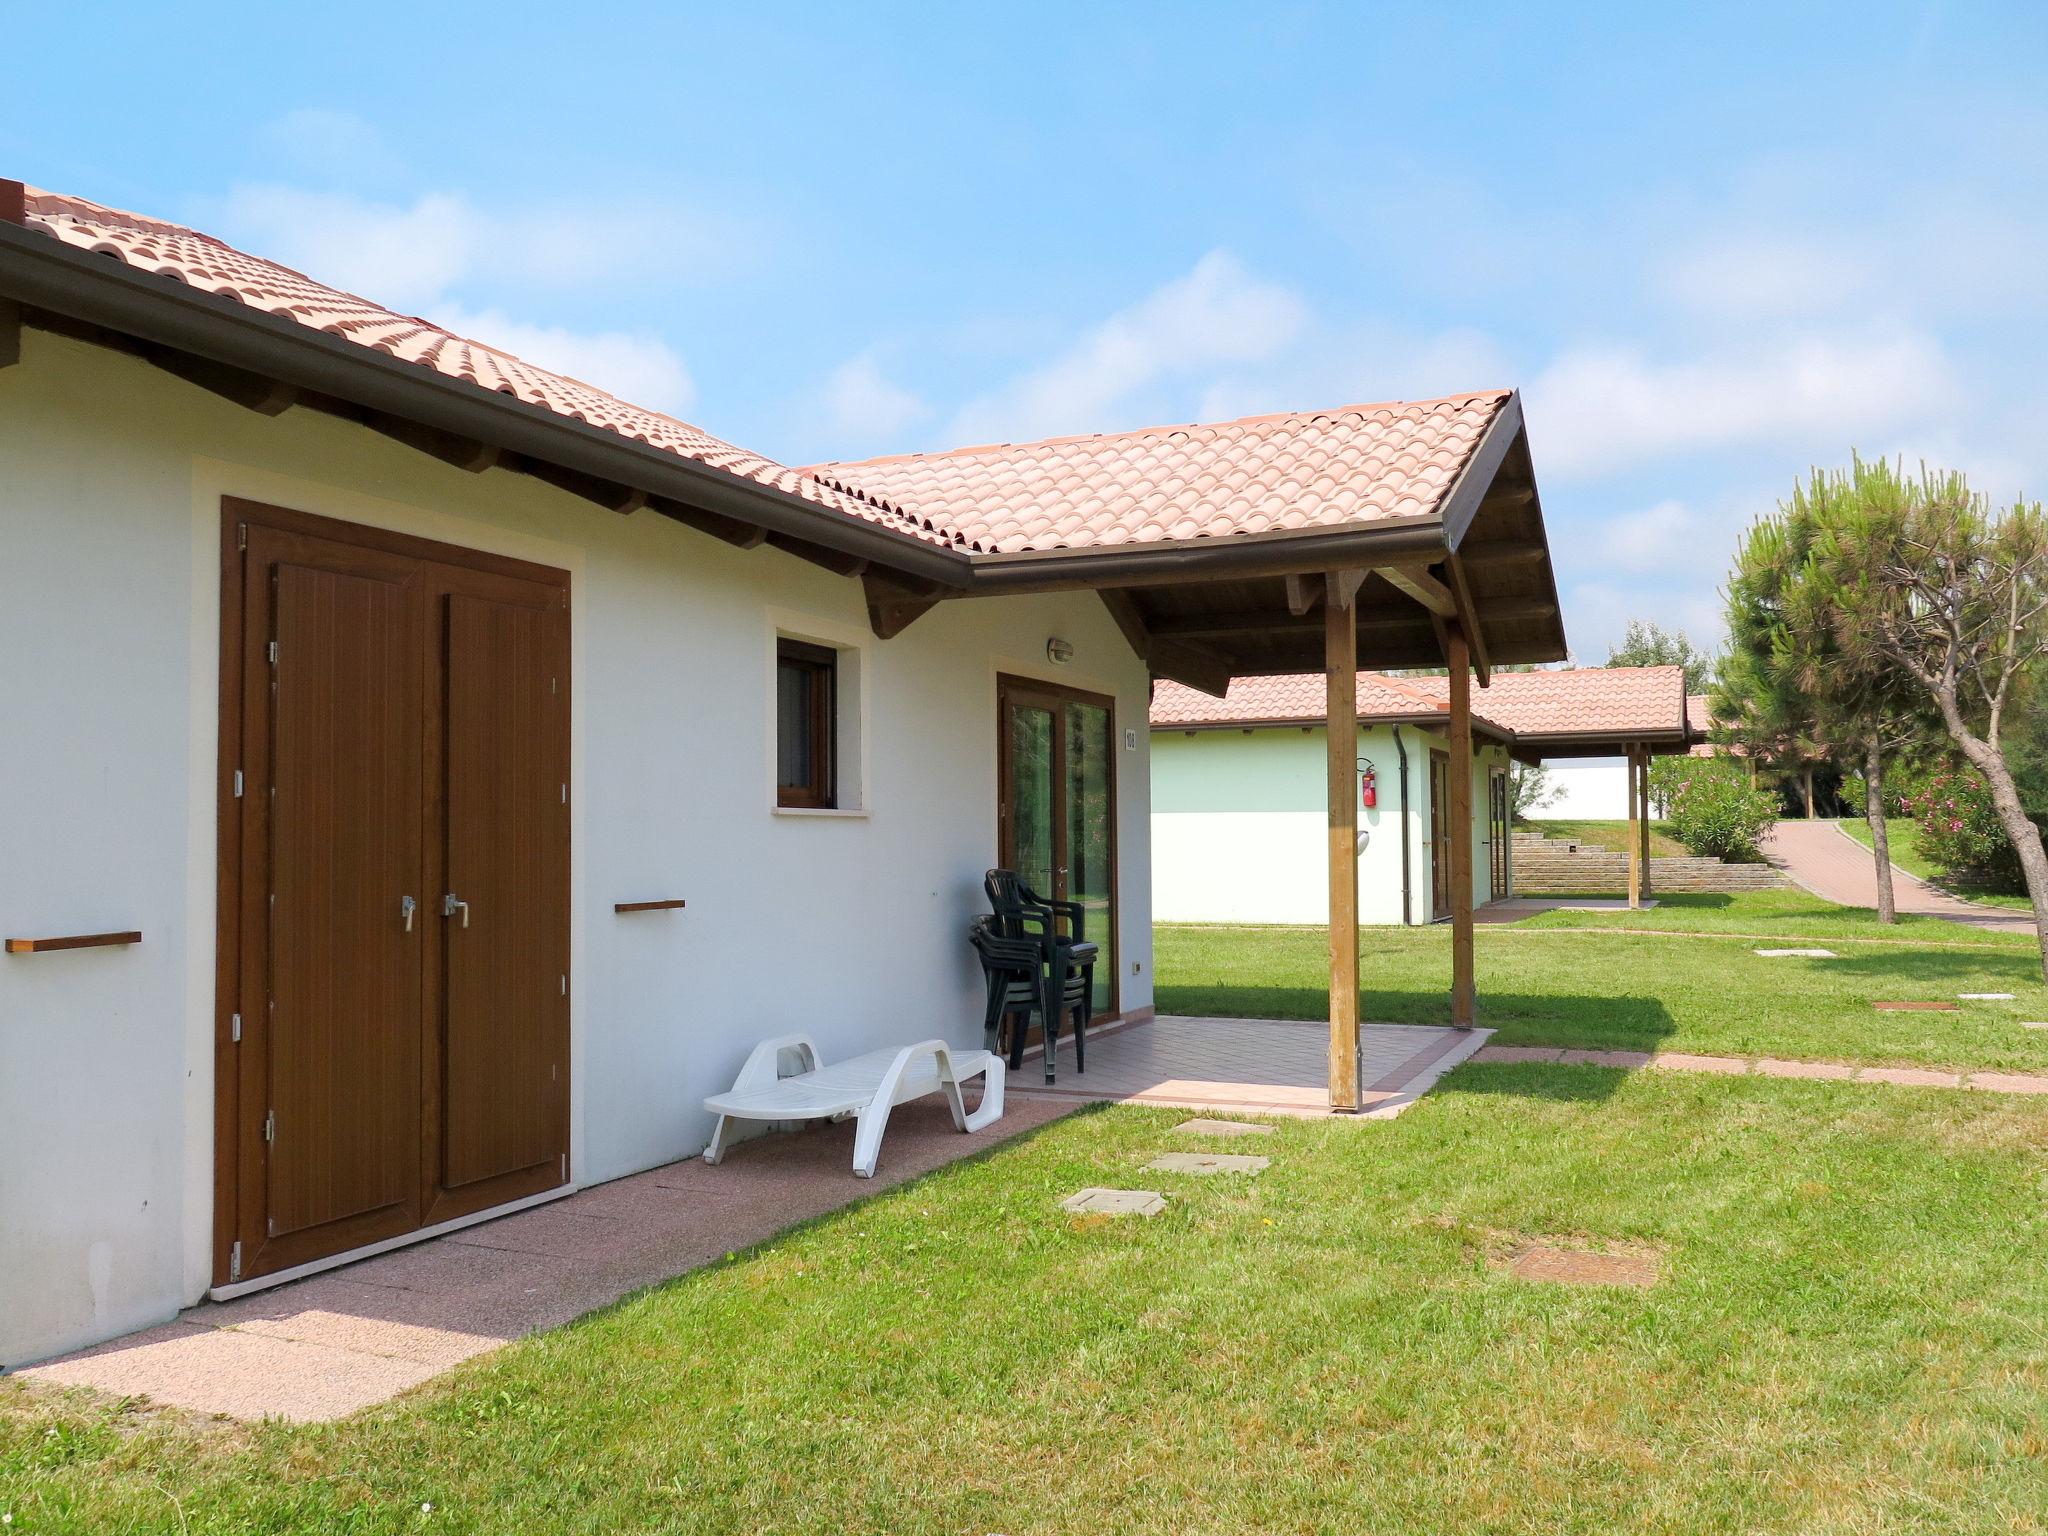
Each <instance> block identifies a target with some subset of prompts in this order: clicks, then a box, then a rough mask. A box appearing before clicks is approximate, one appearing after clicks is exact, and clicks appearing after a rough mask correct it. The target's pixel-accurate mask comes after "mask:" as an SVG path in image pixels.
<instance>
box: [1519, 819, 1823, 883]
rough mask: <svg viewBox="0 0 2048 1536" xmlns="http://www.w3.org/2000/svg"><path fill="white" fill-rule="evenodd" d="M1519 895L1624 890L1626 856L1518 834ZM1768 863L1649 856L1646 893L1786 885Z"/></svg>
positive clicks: (1568, 842) (1585, 844)
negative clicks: (1648, 891) (1738, 862)
mask: <svg viewBox="0 0 2048 1536" xmlns="http://www.w3.org/2000/svg"><path fill="white" fill-rule="evenodd" d="M1512 858H1513V865H1514V876H1515V880H1514V884H1515V894H1516V895H1517V896H1549V895H1563V894H1597V893H1602V892H1608V891H1612V892H1615V893H1617V894H1619V893H1621V892H1623V891H1626V890H1627V889H1628V855H1627V854H1625V853H1615V852H1613V851H1612V850H1610V849H1606V848H1596V847H1593V846H1592V845H1591V844H1587V843H1579V842H1575V841H1571V840H1568V839H1565V838H1556V837H1545V836H1543V835H1542V834H1541V833H1534V832H1517V833H1515V834H1514V846H1513V851H1512ZM1787 883H1788V882H1787V881H1786V879H1785V877H1784V875H1783V874H1781V873H1780V872H1779V871H1777V870H1776V869H1774V868H1772V867H1771V866H1770V865H1768V864H1724V863H1723V862H1722V861H1721V860H1719V859H1699V858H1692V857H1690V856H1686V857H1676V858H1670V857H1665V856H1664V855H1661V854H1653V855H1651V857H1650V894H1651V895H1652V896H1655V895H1656V894H1657V893H1658V892H1659V891H1674V892H1676V891H1767V890H1776V889H1780V888H1782V887H1783V886H1785V885H1786V884H1787Z"/></svg>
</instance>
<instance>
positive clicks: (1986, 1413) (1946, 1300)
mask: <svg viewBox="0 0 2048 1536" xmlns="http://www.w3.org/2000/svg"><path fill="white" fill-rule="evenodd" d="M1179 1118H1181V1116H1180V1114H1179V1113H1177V1112H1168V1111H1156V1110H1146V1109H1136V1108H1124V1109H1116V1110H1111V1111H1107V1112H1102V1113H1093V1114H1081V1115H1077V1116H1075V1117H1073V1118H1071V1119H1069V1120H1067V1121H1063V1122H1060V1123H1058V1124H1056V1125H1054V1126H1052V1127H1050V1128H1048V1129H1047V1130H1045V1131H1043V1132H1041V1133H1039V1134H1037V1135H1036V1136H1034V1137H1031V1138H1028V1139H1026V1140H1024V1141H1022V1142H1019V1143H1016V1144H1012V1145H1011V1146H1009V1147H1006V1148H1004V1149H1002V1150H1000V1151H998V1152H996V1153H995V1154H993V1155H991V1156H988V1157H986V1158H983V1159H980V1160H978V1161H975V1162H972V1163H967V1164H961V1165H955V1166H954V1167H952V1168H949V1169H946V1170H943V1171H941V1172H939V1173H937V1174H935V1175H933V1176H930V1177H928V1178H925V1179H923V1180H921V1181H919V1182H917V1183H916V1184H913V1185H910V1186H907V1187H905V1188H903V1189H901V1190H898V1191H894V1192H891V1193H889V1194H886V1195H883V1196H880V1197H877V1198H876V1199H874V1200H872V1201H869V1202H867V1203H865V1204H862V1205H859V1206H855V1207H852V1208H849V1209H847V1210H845V1211H842V1212H840V1213H838V1214H837V1215H834V1216H832V1217H829V1218H826V1219H824V1220H821V1221H819V1222H817V1223H815V1224H812V1225H810V1226H808V1227H806V1228H802V1229H799V1230H796V1231H794V1232H792V1233H789V1234H786V1235H785V1236H783V1237H782V1238H779V1239H777V1240H775V1241H773V1242H771V1243H768V1244H766V1245H764V1246H763V1247H761V1248H760V1249H758V1250H755V1251H752V1252H748V1253H744V1254H741V1255H738V1256H737V1257H736V1258H735V1259H734V1260H733V1261H732V1262H729V1263H726V1264H722V1265H719V1266H716V1267H714V1268H712V1269H708V1270H704V1271H699V1272H697V1273H695V1274H691V1275H687V1276H684V1277H682V1278H681V1279H679V1280H677V1281H674V1282H671V1283H669V1284H667V1285H665V1286H662V1287H659V1288H657V1289H655V1290H652V1291H649V1292H645V1293H642V1294H641V1295H638V1296H636V1297H633V1298H630V1299H628V1300H627V1301H625V1302H623V1303H621V1304H619V1305H617V1306H615V1307H612V1308H610V1309H607V1310H605V1311H603V1312H600V1313H597V1314H594V1315H592V1316H591V1317H589V1318H586V1319H585V1320H583V1321H582V1322H580V1323H578V1324H576V1325H573V1326H571V1327H569V1328H565V1329H562V1330H559V1331H556V1332H553V1333H550V1334H546V1335H543V1336H540V1337H537V1338H534V1339H531V1340H528V1341H526V1342H524V1343H521V1344H517V1345H514V1346H512V1347H510V1348H507V1349H505V1350H503V1351H501V1352H499V1353H498V1354H496V1355H493V1356H490V1357H488V1358H486V1359H484V1360H482V1361H478V1362H474V1363H472V1364H471V1365H469V1366H466V1367H464V1368H462V1369H460V1370H458V1371H456V1372H455V1373H453V1374H452V1375H451V1376H449V1377H447V1378H444V1379H443V1380H442V1381H440V1382H438V1383H434V1384H430V1385H429V1386H427V1387H425V1388H423V1389H421V1390H419V1391H417V1392H414V1393H413V1394H410V1395H409V1396H408V1397H406V1398H404V1399H401V1400H400V1401H399V1402H397V1403H395V1404H393V1405H391V1406H389V1407H387V1408H385V1409H380V1410H373V1411H371V1412H368V1413H366V1414H363V1415H360V1416H358V1417H357V1418H355V1419H352V1420H349V1421H345V1422H343V1423H341V1424H338V1425H332V1426H324V1427H308V1428H292V1427H287V1426H283V1425H277V1424H272V1425H265V1426H260V1427H255V1428H224V1427H217V1426H214V1425H211V1424H206V1423H202V1422H198V1421H194V1420H192V1419H189V1418H186V1417H184V1416H182V1415H175V1414H146V1413H141V1412H138V1411H136V1410H135V1409H134V1408H133V1407H132V1406H129V1405H119V1404H104V1403H93V1402H90V1401H88V1400H85V1399H83V1398H76V1397H59V1396H55V1395H51V1394H46V1393H43V1392H31V1391H26V1390H24V1389H23V1388H22V1387H21V1386H20V1385H19V1384H18V1383H15V1384H9V1383H0V1510H5V1511H6V1512H7V1513H10V1514H11V1515H12V1517H13V1521H12V1524H11V1526H10V1527H9V1531H10V1533H12V1532H48V1531H121V1532H133V1533H212V1532H230V1531H232V1532H246V1531H256V1532H277V1531H295V1532H296V1531H346V1532H351V1533H397V1532H408V1533H410V1532H420V1531H440V1532H492V1533H496V1532H511V1531H546V1532H551V1533H553V1532H568V1533H592V1532H600V1531H623V1530H632V1531H661V1532H677V1533H681V1532H692V1533H695V1532H707V1533H708V1532H720V1533H723V1532H746V1533H790V1532H835V1533H836V1532H844V1531H878V1530H889V1531H894V1532H903V1533H913V1536H914V1533H940V1532H948V1533H950V1532H998V1531H1000V1532H1005V1533H1012V1536H1022V1533H1039V1532H1045V1533H1052V1532H1061V1533H1067V1532H1161V1531H1167V1532H1196V1531H1219V1532H1222V1531H1245V1530H1260V1531H1289V1532H1368V1533H1370V1532H1404V1533H1405V1532H1413V1531H1425V1530H1426V1531H1439V1530H1485V1531H1488V1532H1497V1533H1521V1532H1531V1533H1533V1532H1544V1533H1581V1532H1583V1533H1594V1532H1598V1533H1603V1536H1604V1533H1607V1532H1612V1531H1617V1530H1627V1531H1646V1532H1674V1533H1707V1532H1721V1531H1728V1530H1744V1531H1766V1532H1800V1533H1804V1536H1814V1533H1836V1532H1839V1533H1852V1532H1853V1533H1863V1532H1871V1531H1878V1530H1884V1531H1907V1530H1914V1531H1930V1532H1931V1531H1940V1532H1944V1533H1970V1532H1991V1531H2014V1530H2037V1531H2038V1530H2040V1529H2042V1528H2043V1526H2044V1522H2048V1435H2044V1431H2043V1429H2042V1424H2043V1422H2044V1418H2048V1365H2044V1358H2048V1357H2044V1351H2043V1348H2042V1341H2043V1339H2044V1337H2048V1288H2044V1287H2042V1286H2041V1285H2040V1284H2039V1283H2038V1277H2039V1275H2040V1273H2041V1271H2042V1267H2043V1265H2044V1264H2048V1223H2044V1222H2043V1221H2042V1220H2041V1216H2040V1170H2041V1165H2042V1160H2043V1158H2044V1156H2048V1106H2043V1105H2040V1104H2038V1103H2034V1102H2029V1101H2022V1100H2011V1099H2003V1098H1996V1097H1993V1096H1989V1095H1977V1094H1965V1093H1938V1092H1927V1091H1909V1090H1885V1089H1872V1088H1858V1087H1854V1086H1849V1085H1839V1084H1817V1083H1786V1082H1768V1081H1759V1080H1718V1079H1701V1078H1678V1077H1660V1076H1656V1075H1653V1074H1638V1075H1635V1076H1629V1077H1625V1076H1623V1075H1622V1074H1619V1073H1614V1072H1603V1071H1600V1070H1598V1069H1593V1068H1565V1067H1524V1066H1468V1067H1466V1068H1463V1069H1461V1070H1460V1071H1459V1072H1458V1073H1456V1074H1455V1075H1454V1076H1453V1077H1452V1078H1451V1079H1449V1080H1448V1082H1447V1083H1446V1085H1445V1086H1444V1087H1443V1088H1441V1089H1439V1091H1438V1092H1437V1093H1435V1094H1433V1095H1432V1096H1431V1097H1430V1098H1428V1099H1426V1100H1425V1101H1424V1102H1423V1103H1422V1104H1421V1105H1420V1106H1418V1108H1416V1109H1415V1110H1413V1111H1411V1112H1410V1113H1409V1114H1408V1115H1407V1116H1405V1117H1403V1118H1402V1119H1400V1120H1397V1121H1393V1122H1381V1123H1373V1122H1342V1121H1286V1122H1282V1123H1280V1124H1279V1125H1278V1127H1277V1129H1276V1132H1275V1134H1274V1135H1273V1136H1272V1137H1270V1138H1268V1139H1266V1140H1264V1141H1262V1142H1261V1143H1260V1145H1259V1148H1258V1150H1259V1151H1260V1152H1262V1153H1265V1154H1267V1155H1270V1156H1271V1157H1272V1158H1273V1159H1274V1166H1273V1167H1272V1168H1271V1169H1270V1170H1269V1171H1268V1172H1266V1173H1265V1174H1263V1175H1261V1176H1259V1177H1258V1178H1256V1179H1249V1180H1247V1179H1238V1178H1211V1179H1197V1178H1190V1177H1185V1176H1172V1175H1160V1174H1154V1173H1145V1174H1142V1175H1140V1174H1139V1173H1138V1172H1137V1170H1138V1169H1139V1168H1140V1166H1141V1165H1142V1163H1143V1162H1144V1161H1145V1160H1147V1159H1148V1158H1149V1157H1151V1156H1152V1155H1153V1154H1154V1153H1155V1152H1156V1151H1158V1150H1159V1149H1162V1148H1167V1147H1172V1146H1176V1145H1180V1144H1182V1141H1181V1139H1180V1138H1177V1137H1176V1136H1175V1134H1174V1133H1173V1132H1172V1130H1171V1126H1172V1125H1173V1124H1174V1123H1175V1122H1176V1121H1177V1120H1178V1119H1179ZM1140 1178H1142V1180H1143V1182H1145V1183H1146V1184H1148V1185H1153V1186H1156V1187H1160V1188H1163V1189H1165V1190H1166V1191H1167V1192H1168V1193H1169V1194H1170V1195H1171V1196H1172V1203H1171V1204H1170V1206H1169V1208H1168V1210H1167V1212H1166V1214H1164V1215H1163V1216H1160V1217H1158V1218H1155V1219H1152V1220H1150V1221H1141V1220H1126V1221H1114V1220H1109V1219H1105V1218H1094V1219H1075V1218H1067V1217H1064V1216H1062V1215H1060V1214H1059V1213H1058V1212H1057V1211H1056V1209H1055V1205H1054V1202H1055V1201H1056V1199H1057V1198H1058V1197H1059V1196H1061V1195H1063V1194H1065V1193H1067V1192H1069V1191H1071V1190H1073V1189H1076V1188H1080V1187H1082V1186H1083V1185H1088V1184H1130V1183H1133V1182H1136V1181H1138V1180H1139V1179H1140ZM1532 1236H1558V1237H1563V1238H1566V1239H1569V1240H1574V1241H1578V1242H1584V1243H1589V1244H1592V1245H1594V1246H1599V1245H1602V1244H1627V1245H1629V1246H1630V1247H1631V1249H1633V1250H1635V1251H1648V1252H1652V1253H1655V1254H1658V1255H1660V1256H1661V1258H1662V1262H1663V1267H1664V1279H1663V1280H1662V1281H1661V1283H1660V1284H1658V1285H1657V1286H1656V1287H1655V1288H1653V1289H1649V1290H1640V1291H1639V1290H1617V1289H1569V1288H1563V1287H1558V1286H1550V1285H1540V1284H1533V1283H1530V1282H1525V1281H1522V1280H1519V1279H1516V1278H1514V1277H1512V1276H1511V1275H1509V1274H1508V1273H1506V1272H1504V1271H1503V1270H1502V1269H1500V1268H1498V1267H1496V1266H1495V1265H1494V1264H1493V1263H1491V1262H1490V1260H1491V1259H1494V1258H1497V1257H1498V1256H1500V1255H1501V1254H1502V1253H1503V1252H1505V1251H1506V1250H1508V1249H1509V1248H1510V1247H1511V1246H1512V1245H1513V1244H1514V1243H1516V1242H1518V1241H1520V1240H1522V1239H1524V1238H1527V1237H1532ZM428 1505H431V1506H432V1509H431V1513H427V1512H425V1510H426V1506H428Z"/></svg>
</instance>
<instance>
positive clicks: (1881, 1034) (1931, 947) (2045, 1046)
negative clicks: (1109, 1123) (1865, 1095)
mask: <svg viewBox="0 0 2048 1536" xmlns="http://www.w3.org/2000/svg"><path fill="white" fill-rule="evenodd" d="M1617 925H1625V926H1626V927H1628V928H1650V929H1653V930H1655V931H1651V932H1643V933H1628V932H1621V933H1617V932H1612V931H1607V932H1603V931H1601V930H1602V929H1603V928H1607V929H1612V928H1613V927H1615V926H1617ZM1743 934H1760V935H1768V937H1766V938H1763V939H1758V938H1748V937H1741V936H1740V935H1743ZM1880 937H1883V938H1889V939H1891V940H1893V942H1887V943H1879V944H1868V943H1849V942H1840V943H1839V944H1838V950H1837V953H1838V954H1839V956H1840V958H1838V959H1834V960H1805V959H1775V960H1766V959H1764V958H1762V957H1761V956H1759V955H1757V954H1756V953H1755V951H1756V950H1757V949H1758V948H1783V947H1788V946H1791V947H1799V946H1797V941H1799V940H1803V939H1810V940H1815V941H1818V942H1820V943H1821V944H1823V945H1825V944H1826V943H1829V942H1836V941H1841V940H1847V939H1857V938H1863V939H1869V938H1880ZM1927 938H1939V939H1941V940H1944V941H1950V942H1949V943H1947V944H1944V945H1940V946H1937V945H1936V944H1931V943H1921V942H1915V940H1919V939H1927ZM1154 943H1155V946H1156V955H1155V962H1154V963H1155V964H1156V966H1157V967H1158V973H1159V983H1158V991H1157V998H1158V1006H1159V1010H1160V1012H1162V1013H1179V1014H1197V1015H1208V1016H1223V1017H1235V1016H1242V1017H1250V1018H1299V1019H1321V1018H1327V1017H1328V1003H1327V993H1326V988H1327V980H1326V978H1327V975H1328V970H1327V960H1326V958H1325V956H1326V954H1327V938H1326V936H1325V934H1324V931H1323V930H1321V929H1317V928H1283V927H1260V928H1223V927H1202V926H1192V925H1189V926H1164V925H1162V926H1160V927H1159V928H1158V929H1157V930H1156V932H1155V935H1154ZM1474 943H1475V948H1476V953H1477V966H1478V973H1479V1007H1480V1022H1481V1023H1483V1024H1486V1025H1488V1026H1489V1027H1491V1028H1493V1029H1495V1030H1497V1031H1498V1034H1497V1035H1496V1037H1495V1038H1496V1039H1497V1040H1498V1041H1499V1042H1500V1043H1501V1044H1504V1045H1543V1046H1550V1045H1561V1046H1580V1047H1586V1048H1589V1049H1598V1050H1675V1051H1698V1052H1703V1053H1708V1054H1733V1055H1744V1056H1756V1055H1769V1056H1785V1057H1796V1058H1804V1059H1809V1060H1825V1061H1862V1062H1870V1063H1881V1064H1901V1065H1926V1066H1934V1065H1946V1066H1958V1067H1969V1066H1984V1067H1993V1066H1996V1067H2011V1068H2016V1069H2021V1070H2048V1031H2039V1030H2025V1029H2021V1028H2020V1027H2019V1024H2020V1022H2021V1021H2022V1020H2028V1019H2048V988H2044V987H2043V986H2042V985H2041V962H2040V951H2039V950H2038V949H2036V948H2035V947H2034V946H2033V943H2032V941H2031V939H2029V938H2028V937H2026V936H2024V935H2003V934H1991V935H1985V934H1980V933H1979V932H1978V931H1977V930H1975V929H1969V928H1963V927H1960V926H1958V925H1956V924H1954V923H1948V922H1943V921H1941V920H1940V919H1938V918H1922V919H1919V920H1917V921H1910V922H1909V921H1904V920H1902V921H1901V923H1900V924H1899V925H1898V926H1897V927H1895V928H1886V927H1885V926H1883V925H1881V924H1879V923H1878V922H1877V920H1876V917H1875V915H1874V914H1870V913H1862V912H1858V911H1857V910H1856V909H1853V908H1841V907H1834V906H1831V905H1829V904H1828V903H1825V902H1821V901H1820V900H1818V898H1815V897H1811V896H1807V895H1805V894H1804V893H1800V892H1785V891H1759V892H1745V893H1742V894H1740V895H1727V896H1718V895H1717V896H1691V897H1684V896H1681V897H1672V898H1670V899H1669V900H1668V902H1667V903H1666V904H1664V905H1660V906H1658V907H1656V908H1654V909H1652V910H1650V911H1648V912H1634V913H1630V912H1619V913H1572V912H1554V913H1548V914H1545V915H1544V916H1543V917H1540V918H1537V919H1534V920H1532V921H1529V922H1524V923H1519V924H1515V925H1513V926H1508V927H1481V928H1479V929H1478V930H1477V931H1476V933H1475V935H1474ZM1450 964H1451V960H1450V930H1449V928H1448V927H1445V926H1438V927H1431V928H1419V929H1415V928H1411V929H1401V928H1370V929H1366V930H1365V931H1364V932H1363V934H1362V935H1361V940H1360V967H1359V973H1360V976H1361V977H1362V978H1363V984H1364V990H1365V1012H1366V1016H1367V1017H1368V1018H1372V1019H1380V1020H1386V1021H1390V1022H1394V1023H1413V1024H1437V1023H1447V1022H1449V1004H1448V1000H1447V999H1448V992H1449V988H1450ZM1958 992H2012V993H2014V994H2015V1000H2014V1001H2013V1002H2010V1003H1964V1004H1963V1005H1962V1008H1961V1010H1960V1011H1959V1012H1956V1013H1878V1012H1877V1011H1875V1010H1874V1009H1873V1008H1872V1007H1871V1006H1870V1004H1871V1002H1872V1001H1873V1000H1874V999H1879V998H1885V999H1893V998H1897V999H1916V1000H1920V999H1924V1000H1936V1001H1952V1000H1954V999H1955V996H1956V994H1957V993H1958Z"/></svg>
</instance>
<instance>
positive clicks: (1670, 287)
mask: <svg viewBox="0 0 2048 1536" xmlns="http://www.w3.org/2000/svg"><path fill="white" fill-rule="evenodd" d="M1872 277H1873V274H1872V272H1871V270H1870V265H1869V263H1868V261H1867V260H1865V259H1864V258H1863V257H1862V256H1861V255H1859V254H1858V253H1856V252H1854V251H1852V250H1850V249H1849V248H1848V247H1847V246H1846V244H1843V243H1829V242H1824V241H1819V240H1812V239H1800V238H1796V237H1785V236H1780V235H1775V234H1763V233H1757V234H1749V235H1738V236H1735V237H1733V238H1730V239H1726V240H1721V241H1717V242H1714V243H1711V244H1706V245H1694V244H1687V245H1685V246H1684V247H1683V248H1682V249H1680V250H1679V251H1678V252H1677V253H1676V254H1675V255H1672V256H1668V257H1667V258H1666V259H1665V260H1664V261H1663V262H1662V263H1661V265H1660V268H1659V270H1658V271H1657V272H1656V273H1655V275H1654V278H1653V285H1654V288H1655V290H1656V292H1657V293H1658V294H1659V295H1660V296H1661V297H1662V298H1664V299H1666V300H1667V301H1669V302H1672V303H1675V304H1677V305H1679V306H1681V307H1682V308H1685V309H1689V310H1694V311H1697V312H1699V313H1701V314H1704V315H1719V316H1736V317H1769V316H1788V315H1813V314H1816V313H1825V312H1827V311H1830V310H1835V309H1838V308H1840V307H1842V306H1843V305H1846V304H1848V303H1851V302H1853V301H1854V300H1856V299H1857V298H1859V297H1860V296H1862V295H1864V294H1865V293H1866V292H1867V291H1868V289H1869V288H1870V286H1871V282H1872Z"/></svg>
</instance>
